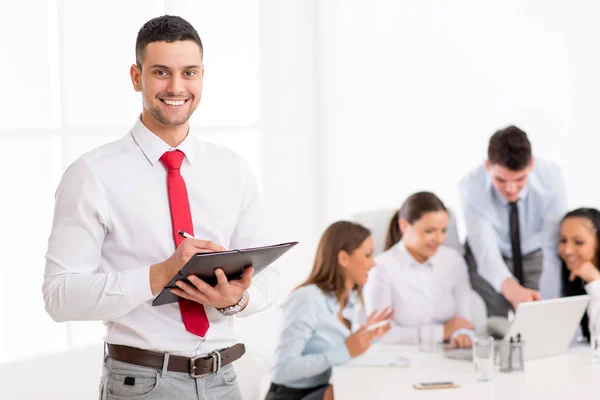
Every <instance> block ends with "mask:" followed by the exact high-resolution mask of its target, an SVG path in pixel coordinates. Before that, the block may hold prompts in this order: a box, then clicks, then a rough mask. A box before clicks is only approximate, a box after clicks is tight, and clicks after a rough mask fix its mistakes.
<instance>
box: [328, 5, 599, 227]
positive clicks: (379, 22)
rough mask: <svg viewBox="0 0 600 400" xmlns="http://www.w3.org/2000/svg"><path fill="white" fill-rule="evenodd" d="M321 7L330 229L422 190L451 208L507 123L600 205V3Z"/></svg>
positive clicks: (571, 186) (577, 199) (576, 194)
mask: <svg viewBox="0 0 600 400" xmlns="http://www.w3.org/2000/svg"><path fill="white" fill-rule="evenodd" d="M321 6H322V9H323V13H322V24H321V29H322V36H321V39H322V40H321V43H322V44H323V47H322V49H321V53H320V54H321V56H322V57H321V63H320V65H321V70H320V72H321V74H322V76H323V77H326V78H323V79H321V91H322V93H323V99H324V104H323V112H324V113H325V114H326V115H327V117H326V119H325V120H324V121H323V127H324V128H323V129H324V131H325V132H326V133H327V143H328V149H327V156H328V157H326V159H325V162H326V168H327V170H328V175H327V176H328V178H327V181H328V182H329V184H328V189H329V190H328V191H327V198H326V215H325V218H326V220H328V221H331V220H335V219H338V218H341V217H345V216H347V215H349V214H352V213H354V212H357V211H362V210H368V209H372V208H379V207H390V206H391V207H399V206H400V204H401V203H402V201H403V200H404V199H405V198H406V197H407V196H408V195H409V194H410V193H412V192H415V191H417V190H421V189H429V190H433V191H434V192H436V193H437V194H438V195H439V196H441V197H442V199H443V200H444V201H446V203H448V204H449V205H450V206H453V207H456V205H457V201H458V196H457V191H456V183H457V181H458V180H459V179H460V178H461V177H462V176H463V175H464V174H465V173H466V172H467V171H469V170H470V169H471V168H473V167H475V166H476V165H478V163H481V162H482V161H483V160H484V159H485V157H486V150H487V140H488V139H489V136H490V135H491V134H492V133H493V132H494V131H495V130H497V129H499V128H502V127H504V126H506V125H509V124H516V125H518V126H520V127H521V128H522V129H524V130H525V131H526V132H527V133H528V134H529V136H530V138H531V141H532V144H533V149H534V153H535V154H536V155H537V156H538V157H544V158H549V159H552V160H554V161H555V162H557V163H558V164H559V165H560V166H561V167H562V169H563V171H564V173H565V176H566V180H567V186H568V190H569V205H570V206H571V207H575V206H579V205H589V206H600V188H599V187H598V186H597V185H595V183H594V182H593V178H591V177H592V176H593V175H594V169H595V164H596V162H595V155H596V153H597V148H598V145H599V144H600V140H599V139H598V132H599V128H600V121H599V120H598V118H597V113H598V110H599V109H600V97H598V95H597V94H598V93H599V90H600V75H599V74H598V71H599V70H600V53H599V52H598V51H596V49H597V38H598V37H600V25H598V24H597V20H596V16H597V15H598V13H599V12H600V5H598V3H596V2H590V1H573V2H564V1H559V0H552V1H547V0H546V1H542V0H535V1H532V0H507V1H503V2H481V1H476V0H460V1H453V2H447V1H436V0H423V1H418V2H416V1H412V2H390V1H385V0H369V1H366V0H365V1H361V0H334V1H332V2H323V3H322V5H321ZM461 226H462V224H461ZM461 229H462V228H461Z"/></svg>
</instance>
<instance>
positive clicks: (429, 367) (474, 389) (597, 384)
mask: <svg viewBox="0 0 600 400" xmlns="http://www.w3.org/2000/svg"><path fill="white" fill-rule="evenodd" d="M373 347H374V351H378V352H379V351H385V352H386V353H392V352H393V353H396V354H398V355H402V356H404V357H405V358H407V359H409V360H410V365H409V366H405V367H379V366H352V365H343V366H339V367H335V368H334V369H333V375H332V382H333V390H334V395H335V399H336V400H352V399H406V398H410V399H413V398H414V399H422V400H426V399H448V400H451V399H460V400H466V399H478V400H479V399H503V400H505V399H509V400H515V399H521V398H523V399H528V400H533V399H554V398H561V399H570V398H573V399H582V398H583V397H581V396H583V395H586V396H588V398H590V399H592V398H598V397H599V396H600V364H595V363H593V362H592V358H591V350H590V347H589V345H588V346H583V345H580V346H577V347H573V348H571V349H569V351H568V352H567V353H566V354H564V355H561V356H556V357H548V358H544V359H537V360H529V361H526V362H525V371H523V372H510V373H503V372H499V371H498V370H497V369H496V370H495V371H494V375H493V378H492V380H491V381H489V382H477V381H476V379H475V378H476V376H475V371H474V367H473V362H472V361H462V360H452V359H449V358H446V357H444V355H443V353H442V352H441V351H440V352H434V353H420V352H419V351H418V350H417V348H416V346H415V347H413V346H389V345H387V346H384V345H375V346H373ZM440 381H453V382H454V383H457V384H459V385H460V387H459V388H456V389H435V390H434V389H430V390H416V389H414V388H413V384H414V383H416V382H440Z"/></svg>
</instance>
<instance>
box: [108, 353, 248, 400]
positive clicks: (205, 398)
mask: <svg viewBox="0 0 600 400" xmlns="http://www.w3.org/2000/svg"><path fill="white" fill-rule="evenodd" d="M126 379H127V380H126ZM126 382H127V383H126ZM151 399H152V400H166V399H169V400H217V399H219V400H220V399H227V400H229V399H231V400H242V394H241V393H240V388H239V386H238V383H237V377H236V374H235V371H234V370H233V365H232V364H230V365H228V366H226V367H223V368H222V369H220V370H219V371H218V372H215V373H210V374H206V375H203V376H202V377H200V378H192V377H191V376H190V375H189V374H187V373H181V372H171V371H165V370H156V369H153V368H147V367H140V366H138V365H132V364H127V363H123V362H120V361H116V360H113V359H111V358H110V357H109V356H108V355H105V356H104V367H103V369H102V379H101V381H100V400H151Z"/></svg>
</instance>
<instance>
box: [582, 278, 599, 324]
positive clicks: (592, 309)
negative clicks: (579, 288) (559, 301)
mask: <svg viewBox="0 0 600 400" xmlns="http://www.w3.org/2000/svg"><path fill="white" fill-rule="evenodd" d="M585 291H586V292H587V293H588V294H589V295H590V297H591V299H590V304H589V305H588V308H587V314H588V318H589V328H590V333H591V334H592V335H593V334H594V329H595V330H596V332H595V334H596V335H598V334H600V332H598V331H599V330H600V280H597V281H593V282H590V283H588V284H587V285H585Z"/></svg>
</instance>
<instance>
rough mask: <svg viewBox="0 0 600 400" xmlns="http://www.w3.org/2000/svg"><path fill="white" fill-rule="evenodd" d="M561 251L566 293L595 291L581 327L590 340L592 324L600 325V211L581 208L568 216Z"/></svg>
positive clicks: (561, 240)
mask: <svg viewBox="0 0 600 400" xmlns="http://www.w3.org/2000/svg"><path fill="white" fill-rule="evenodd" d="M558 252H559V254H560V258H561V259H562V261H563V268H562V278H563V294H564V295H565V296H578V295H582V294H586V292H587V293H588V294H590V295H591V297H592V299H591V301H590V304H589V306H588V310H587V313H586V314H584V315H583V318H582V320H581V330H582V333H583V335H584V336H585V338H586V339H587V340H589V339H590V328H591V327H593V326H595V327H596V329H600V271H599V270H598V264H599V255H600V211H598V210H596V209H595V208H578V209H576V210H573V211H571V212H569V213H567V215H565V216H564V218H563V220H562V222H561V224H560V241H559V245H558Z"/></svg>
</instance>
